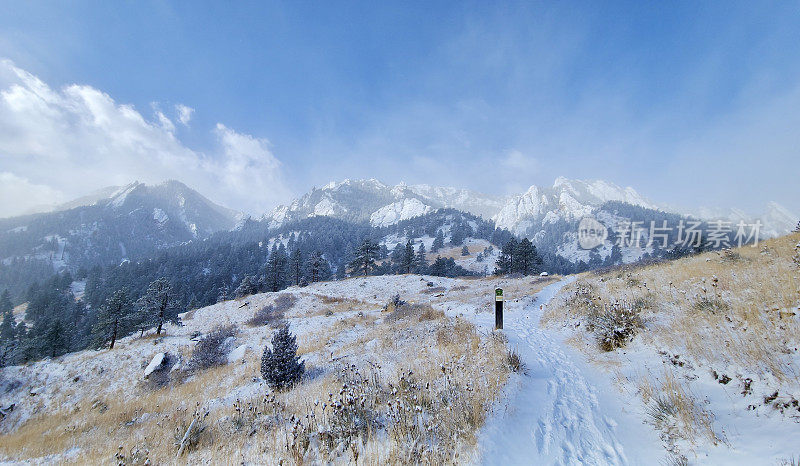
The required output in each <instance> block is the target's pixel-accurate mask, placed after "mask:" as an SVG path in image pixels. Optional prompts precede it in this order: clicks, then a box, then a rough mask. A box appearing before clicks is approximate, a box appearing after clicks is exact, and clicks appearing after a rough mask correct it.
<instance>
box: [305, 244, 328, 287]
mask: <svg viewBox="0 0 800 466" xmlns="http://www.w3.org/2000/svg"><path fill="white" fill-rule="evenodd" d="M307 269H308V277H309V280H311V282H312V283H313V282H318V281H322V280H326V279H327V278H328V277H330V274H331V269H330V265H329V264H328V261H326V260H325V258H324V257H322V253H321V252H319V251H314V252H313V253H312V254H311V256H309V258H308V265H307Z"/></svg>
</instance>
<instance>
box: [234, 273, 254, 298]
mask: <svg viewBox="0 0 800 466" xmlns="http://www.w3.org/2000/svg"><path fill="white" fill-rule="evenodd" d="M256 293H258V283H256V279H255V278H254V277H251V276H250V275H245V276H244V278H243V279H242V282H241V283H240V284H239V286H238V287H237V288H236V291H234V292H233V294H234V295H235V296H236V297H237V298H243V297H245V296H249V295H251V294H256Z"/></svg>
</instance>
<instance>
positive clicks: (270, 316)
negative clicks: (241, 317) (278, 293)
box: [245, 304, 283, 327]
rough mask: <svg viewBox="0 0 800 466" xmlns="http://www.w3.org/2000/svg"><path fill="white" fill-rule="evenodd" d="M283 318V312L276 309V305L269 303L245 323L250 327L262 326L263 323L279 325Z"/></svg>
mask: <svg viewBox="0 0 800 466" xmlns="http://www.w3.org/2000/svg"><path fill="white" fill-rule="evenodd" d="M282 320H283V314H280V313H278V312H277V311H276V310H275V306H273V305H272V304H268V305H266V306H264V307H262V308H261V309H259V310H257V311H256V312H255V313H254V314H253V317H251V318H250V319H248V320H247V322H245V324H247V325H248V326H250V327H261V326H263V325H271V326H273V327H275V326H277V325H278V324H279V323H280V322H281V321H282Z"/></svg>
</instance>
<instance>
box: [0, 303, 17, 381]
mask: <svg viewBox="0 0 800 466" xmlns="http://www.w3.org/2000/svg"><path fill="white" fill-rule="evenodd" d="M0 317H2V318H3V322H2V323H0V367H4V366H7V365H9V364H12V363H13V360H14V353H15V350H16V346H17V325H16V321H15V320H14V308H13V305H12V304H11V300H10V299H9V297H8V290H6V291H4V292H3V294H2V295H0Z"/></svg>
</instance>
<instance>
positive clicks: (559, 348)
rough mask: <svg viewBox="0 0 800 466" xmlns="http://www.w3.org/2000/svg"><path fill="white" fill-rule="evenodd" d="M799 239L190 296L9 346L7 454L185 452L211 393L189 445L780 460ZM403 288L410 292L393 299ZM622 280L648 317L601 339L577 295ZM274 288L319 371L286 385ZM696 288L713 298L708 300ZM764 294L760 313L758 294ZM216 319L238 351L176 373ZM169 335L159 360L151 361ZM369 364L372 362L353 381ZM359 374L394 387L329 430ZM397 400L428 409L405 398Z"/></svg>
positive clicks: (793, 434) (430, 458)
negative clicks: (755, 246)
mask: <svg viewBox="0 0 800 466" xmlns="http://www.w3.org/2000/svg"><path fill="white" fill-rule="evenodd" d="M795 239H797V238H795ZM795 239H792V237H788V239H787V238H780V239H777V240H772V241H771V242H768V243H766V244H765V245H764V246H763V249H760V250H752V251H751V250H747V251H741V254H739V253H736V254H737V255H734V254H732V253H724V254H723V253H709V254H706V255H701V256H697V257H692V258H688V259H683V260H681V261H677V262H672V263H667V264H662V265H657V266H651V267H649V268H643V269H620V270H618V271H612V272H608V273H607V274H606V275H592V274H583V275H580V276H577V277H575V276H573V277H567V278H565V279H561V278H558V277H527V278H515V279H512V278H502V277H500V278H480V279H478V278H476V279H450V278H440V277H429V276H418V275H400V276H397V275H395V276H376V277H363V278H351V279H347V280H343V281H335V282H323V283H315V284H313V285H311V286H308V287H304V288H299V287H293V288H289V289H287V290H285V291H283V292H280V293H263V294H258V295H253V296H248V297H246V298H242V299H239V300H232V301H225V302H222V303H218V304H216V305H213V306H209V307H206V308H202V309H197V310H194V311H190V312H188V313H185V314H183V316H182V317H183V322H184V325H183V326H169V327H168V328H167V334H166V335H165V336H161V337H155V336H154V335H145V337H144V338H139V337H138V336H131V337H127V338H124V339H122V340H120V341H118V344H117V346H116V347H115V349H114V350H112V351H109V350H102V351H82V352H79V353H74V354H69V355H65V356H63V357H60V358H57V359H55V360H44V361H40V362H36V363H34V364H30V365H28V366H22V367H19V366H17V367H9V368H4V369H3V372H2V377H1V378H0V388H2V389H1V390H0V407H2V408H4V409H5V408H7V407H8V406H10V405H11V404H14V409H13V410H11V411H10V412H8V414H7V415H6V416H5V418H4V419H2V420H0V432H2V436H3V437H2V438H3V442H0V460H5V461H17V460H25V461H32V462H37V463H61V462H77V463H83V462H96V461H109V460H114V461H119V462H121V463H130V464H134V463H136V462H137V461H138V462H142V461H143V459H151V461H156V462H159V463H162V462H169V461H175V459H174V458H173V455H174V454H175V451H176V446H175V442H176V441H177V440H173V438H174V437H175V438H177V437H180V435H179V434H180V433H181V432H182V431H183V430H185V429H186V427H187V425H188V421H189V420H191V419H194V418H196V417H197V416H198V415H200V416H201V417H202V419H204V420H205V421H204V422H205V426H206V429H207V430H205V431H204V432H206V433H205V434H204V435H203V436H200V437H199V438H198V440H197V444H196V445H195V446H194V447H193V448H192V449H191V450H190V451H188V452H187V453H186V456H184V457H182V458H181V460H180V461H187V460H188V461H192V462H204V461H211V462H218V461H229V460H230V459H231V458H236V459H237V462H239V461H243V462H245V463H249V462H255V463H259V462H277V461H279V460H281V459H284V460H286V459H292V461H297V462H301V463H319V462H333V463H352V462H353V461H355V462H357V463H369V464H372V463H376V462H377V463H381V464H383V463H403V464H406V463H409V462H411V463H414V462H435V463H440V462H454V463H477V464H503V465H505V464H664V463H668V464H741V461H742V460H743V459H744V460H746V462H747V463H749V464H769V465H772V464H781V461H788V460H791V458H793V455H796V454H797V453H798V451H797V440H798V439H800V428H798V427H799V426H800V423H798V414H797V412H796V411H797V406H796V405H793V404H792V400H797V399H798V397H800V390H798V379H797V377H798V373H799V372H798V369H797V368H798V364H799V363H800V358H798V353H797V334H798V333H797V330H798V328H797V327H798V322H797V314H799V313H800V312H798V308H797V302H796V298H795V297H793V295H792V294H791V293H783V294H781V292H780V290H782V289H786V288H787V287H791V286H792V285H791V283H793V282H792V280H796V277H794V278H793V276H792V275H791V274H792V273H794V274H796V273H797V272H796V270H795V269H792V267H796V266H795V265H793V263H792V261H791V259H790V254H789V253H791V251H789V249H791V247H792V246H793V244H794V242H796V241H795ZM476 246H479V245H476ZM787 251H788V253H787ZM793 270H795V271H793ZM776 273H777V274H778V275H777V276H776V275H775V274H776ZM711 274H713V277H714V279H716V280H714V279H712V278H711ZM706 275H709V277H707V280H706V281H702V280H701V277H705V276H706ZM767 276H772V279H771V281H769V283H766V282H767V280H766V277H767ZM737 280H739V281H737ZM712 283H713V284H714V285H713V286H712V285H711V284H712ZM745 283H749V284H751V285H748V286H749V287H748V286H745V285H744V284H745ZM704 284H706V285H707V286H706V288H707V290H706V291H705V292H704V291H702V289H703V285H704ZM497 286H499V287H502V288H503V289H504V291H505V296H506V303H505V329H504V330H503V331H502V332H494V331H493V330H492V329H493V325H494V314H493V290H494V288H495V287H497ZM692 287H696V288H697V290H696V291H695V293H694V294H691V293H690V292H688V291H686V290H687V289H692ZM712 288H713V289H712ZM709 289H711V291H709ZM707 293H712V298H714V299H716V301H714V302H712V304H708V302H711V301H713V300H712V299H711V298H709V297H708V296H707ZM776 293H777V294H776ZM395 295H397V296H398V297H399V298H400V299H401V300H405V301H407V302H408V303H409V304H408V305H407V306H410V307H403V308H402V309H403V311H402V312H396V311H392V310H391V309H390V310H389V311H386V310H385V309H384V307H385V306H386V304H387V302H388V301H389V300H390V299H391V298H392V297H393V296H395ZM584 296H586V298H584ZM614 298H619V299H621V300H624V301H625V302H631V303H633V302H639V303H640V304H637V306H641V307H642V309H643V311H642V313H643V316H644V320H643V321H644V324H643V327H641V328H640V329H639V330H638V333H634V334H633V335H632V336H631V338H630V339H629V340H627V341H626V343H624V344H622V346H621V347H618V348H613V349H612V351H602V350H601V349H600V348H599V346H598V341H597V340H596V335H597V334H596V332H597V330H596V329H597V327H593V325H594V324H593V322H595V321H593V320H591V319H590V317H591V312H592V311H591V309H592V308H591V307H588V308H587V307H586V306H589V304H586V303H587V302H594V301H593V300H597V302H601V303H606V308H603V307H602V306H601V307H600V309H607V308H608V303H609V301H613V299H614ZM639 298H641V299H644V298H646V299H645V300H644V301H636V300H637V299H639ZM584 299H588V301H582V300H584ZM281 300H283V301H284V302H289V304H288V307H287V308H286V314H285V318H286V320H287V321H288V322H289V324H290V326H291V330H292V332H294V333H295V334H296V335H297V339H298V340H297V341H298V344H299V347H300V351H299V352H300V354H301V355H302V357H303V359H304V360H305V363H306V367H307V374H306V377H305V378H304V380H303V382H302V383H301V384H300V385H298V386H296V387H295V388H293V389H292V390H291V391H289V392H283V393H278V392H272V391H271V390H270V389H269V388H268V387H267V386H266V385H265V383H264V382H263V380H262V379H261V377H260V374H259V361H260V356H261V352H262V351H263V348H264V347H265V345H267V343H268V341H269V338H270V337H271V335H272V332H273V331H274V327H273V326H269V327H267V326H263V325H261V326H252V325H249V324H248V321H249V320H250V319H251V318H252V317H253V315H254V313H255V312H256V311H257V310H258V309H261V308H263V307H264V306H267V305H276V304H277V303H278V302H279V301H281ZM698 302H700V303H701V304H703V306H706V305H708V306H722V307H719V308H714V309H710V310H709V312H708V313H707V314H698V312H699V311H705V310H706V308H705V307H702V306H699V305H697V303H698ZM756 302H763V303H766V304H765V305H764V306H765V308H766V310H764V311H759V312H766V313H768V314H766V315H768V316H769V318H768V319H766V320H765V319H763V318H757V315H754V314H753V311H750V310H749V309H752V308H753V307H754V303H756ZM687 303H688V305H690V306H689V309H687ZM722 303H725V304H722ZM725 306H727V307H725ZM723 308H724V309H727V311H726V312H725V313H723V312H721V310H722V309H723ZM637 309H638V308H637ZM773 314H774V315H773ZM725 315H727V316H728V319H727V320H726V319H725V318H724V317H723V316H725ZM468 322H469V323H468ZM218 325H235V326H236V327H237V328H238V332H237V333H236V335H235V337H234V339H233V341H231V342H229V344H228V348H229V351H230V352H229V355H228V363H227V364H224V365H222V366H219V367H215V368H211V369H208V370H206V371H203V372H188V373H183V372H182V370H184V369H182V368H185V367H186V364H187V363H188V361H189V360H190V358H191V356H192V350H193V348H194V346H195V345H196V340H197V339H198V334H199V335H203V334H206V333H208V332H209V331H211V330H212V329H213V328H214V327H215V326H218ZM589 329H594V330H590V331H587V330H589ZM770 332H772V333H770ZM754 337H755V339H754ZM756 340H758V341H756ZM725 341H730V342H734V341H735V342H736V343H737V347H736V348H731V347H730V346H726V345H725ZM754 341H755V343H758V344H757V345H756V344H755V343H754ZM723 348H724V349H723ZM509 349H510V350H513V352H515V353H516V354H517V355H519V358H520V360H521V362H522V370H520V371H519V372H514V371H513V365H512V364H510V363H509V353H508V350H509ZM161 354H167V355H168V357H167V359H169V360H170V361H171V363H170V365H169V367H168V368H167V369H168V372H166V376H163V375H162V376H161V378H157V380H156V381H153V380H149V379H148V380H144V374H145V372H147V369H146V368H147V366H148V365H150V366H151V367H150V370H153V369H156V368H155V366H154V364H155V363H153V361H154V356H155V357H156V358H155V359H156V360H158V357H160V356H159V355H161ZM774 362H777V363H779V364H780V365H781V366H780V368H779V367H778V366H774V364H773V363H774ZM155 365H156V366H157V364H155ZM348 371H349V372H348ZM354 371H355V372H354ZM356 373H357V374H362V373H363V374H371V375H369V376H366V377H362V378H360V379H359V378H356V379H355V380H356V383H354V382H352V380H353V377H354V375H353V374H356ZM348 374H349V375H348ZM343 377H344V378H343ZM358 377H361V375H359V376H358ZM343 380H349V381H350V382H346V383H345V382H343ZM159 381H160V382H159ZM159 384H161V385H159ZM348 384H350V385H349V388H348ZM404 384H406V385H404ZM403 386H405V387H411V388H408V389H407V391H405V392H403V394H400V395H396V394H395V393H397V392H396V390H397V387H403ZM354 387H355V388H354ZM390 387H394V388H390ZM348 390H349V391H353V390H361V391H360V392H358V393H361V395H358V396H366V397H367V398H370V399H372V398H374V400H383V401H380V403H378V404H375V402H373V404H371V405H370V404H368V405H367V406H368V407H369V409H367V410H366V411H364V413H372V414H370V416H372V417H368V418H369V419H372V421H370V422H374V423H375V424H371V423H370V424H368V425H371V426H373V428H374V429H376V430H375V431H374V432H373V431H372V430H370V429H372V428H370V429H367V430H364V431H361V430H356V431H348V432H350V433H349V434H347V436H345V437H341V436H334V435H333V434H332V432H338V434H336V435H340V434H341V431H338V430H335V429H334V426H335V425H338V424H336V421H334V419H335V418H332V417H330V414H326V412H325V408H324V405H325V403H323V402H324V401H325V400H328V399H329V398H330V399H334V398H335V396H336V395H335V393H339V396H345V395H346V394H347V393H350V392H349V391H348ZM343 394H344V395H343ZM395 397H396V398H395ZM365 399H366V398H365ZM393 400H395V401H393ZM445 400H449V401H445ZM386 401H389V402H390V403H389V405H386V404H385V403H386ZM381 403H383V404H381ZM452 403H457V404H458V403H460V404H458V408H456V409H453V406H455V405H453V404H452ZM401 405H402V406H408V408H410V409H411V410H412V411H413V412H416V413H417V414H415V415H413V416H411V417H402V416H401V417H398V414H397V413H398V412H397V411H393V410H396V409H399V407H400V406H401ZM387 406H388V407H387ZM202 413H208V414H205V415H204V416H203V415H202ZM309 416H310V417H309ZM291 419H295V421H291ZM357 419H362V418H361V417H357ZM292 422H294V423H295V424H292ZM400 427H402V429H401V428H400ZM331 429H334V430H331ZM398 429H399V430H398ZM298 432H299V433H298ZM368 432H371V433H368ZM298 435H299V437H298ZM292 436H294V437H292ZM291 438H294V440H292V439H291ZM332 438H335V439H337V440H336V441H335V442H333V443H331V440H330V439H332ZM222 439H225V441H224V442H223V441H221V440H222ZM287 439H289V440H287ZM298 439H301V440H302V439H305V440H304V441H300V440H298ZM326 439H328V440H326ZM446 439H452V441H451V440H446ZM298 442H299V443H298ZM326 442H327V443H326ZM337 442H338V443H337ZM325 445H328V446H325Z"/></svg>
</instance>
